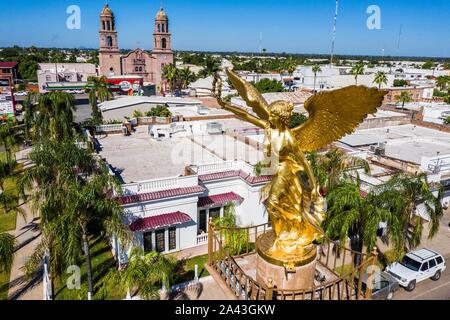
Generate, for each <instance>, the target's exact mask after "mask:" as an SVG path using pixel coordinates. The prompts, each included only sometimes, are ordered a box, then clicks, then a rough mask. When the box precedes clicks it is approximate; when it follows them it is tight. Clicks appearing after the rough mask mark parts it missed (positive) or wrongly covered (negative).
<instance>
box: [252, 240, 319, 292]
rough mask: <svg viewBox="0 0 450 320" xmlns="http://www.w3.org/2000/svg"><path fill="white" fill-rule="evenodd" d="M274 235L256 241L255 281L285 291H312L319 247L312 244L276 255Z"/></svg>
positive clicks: (280, 251)
mask: <svg viewBox="0 0 450 320" xmlns="http://www.w3.org/2000/svg"><path fill="white" fill-rule="evenodd" d="M274 241H275V234H274V233H273V231H269V232H266V233H265V234H263V235H261V236H260V237H258V239H257V240H256V252H257V257H256V281H257V282H259V283H261V284H265V285H266V286H268V287H272V286H273V287H276V288H278V289H284V290H303V289H311V288H312V287H313V285H314V276H315V272H316V261H317V247H316V246H315V245H314V244H310V245H308V246H306V247H299V248H298V249H297V250H294V251H291V252H284V251H282V250H278V251H274V250H272V247H273V245H274Z"/></svg>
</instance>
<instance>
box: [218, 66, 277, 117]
mask: <svg viewBox="0 0 450 320" xmlns="http://www.w3.org/2000/svg"><path fill="white" fill-rule="evenodd" d="M226 72H227V75H228V79H230V81H231V83H232V84H233V86H234V87H235V88H236V90H237V91H238V92H239V95H240V96H241V97H242V98H243V99H244V100H245V102H247V105H248V106H249V107H251V108H252V109H253V112H255V113H256V114H257V115H258V117H259V118H260V119H261V120H269V111H268V110H269V105H268V103H267V101H266V100H265V99H264V97H263V96H262V95H261V94H260V93H259V91H258V90H257V89H256V88H255V87H254V86H253V85H252V84H251V83H249V82H247V81H245V80H244V79H242V78H241V77H239V76H238V75H237V74H236V73H234V72H233V71H231V70H230V69H226Z"/></svg>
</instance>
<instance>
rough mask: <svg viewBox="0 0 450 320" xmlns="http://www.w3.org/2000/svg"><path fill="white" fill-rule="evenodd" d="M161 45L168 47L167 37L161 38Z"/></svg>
mask: <svg viewBox="0 0 450 320" xmlns="http://www.w3.org/2000/svg"><path fill="white" fill-rule="evenodd" d="M161 47H162V48H163V49H165V48H167V40H166V38H162V40H161Z"/></svg>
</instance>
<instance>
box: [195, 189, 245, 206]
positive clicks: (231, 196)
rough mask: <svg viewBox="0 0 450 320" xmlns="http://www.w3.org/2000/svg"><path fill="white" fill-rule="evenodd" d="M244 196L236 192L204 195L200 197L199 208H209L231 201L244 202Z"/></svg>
mask: <svg viewBox="0 0 450 320" xmlns="http://www.w3.org/2000/svg"><path fill="white" fill-rule="evenodd" d="M242 201H244V198H242V197H241V196H239V195H238V194H236V193H234V192H228V193H222V194H217V195H214V196H209V197H202V198H199V199H198V204H197V205H198V207H199V208H209V207H212V206H218V205H224V204H227V203H230V202H239V203H240V202H242Z"/></svg>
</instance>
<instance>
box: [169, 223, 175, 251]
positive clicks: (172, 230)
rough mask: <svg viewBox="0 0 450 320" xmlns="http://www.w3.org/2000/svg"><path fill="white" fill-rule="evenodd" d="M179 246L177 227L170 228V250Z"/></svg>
mask: <svg viewBox="0 0 450 320" xmlns="http://www.w3.org/2000/svg"><path fill="white" fill-rule="evenodd" d="M176 248H177V228H175V227H174V228H169V250H175V249H176Z"/></svg>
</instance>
